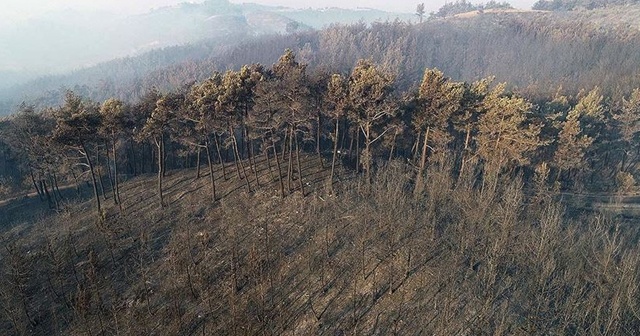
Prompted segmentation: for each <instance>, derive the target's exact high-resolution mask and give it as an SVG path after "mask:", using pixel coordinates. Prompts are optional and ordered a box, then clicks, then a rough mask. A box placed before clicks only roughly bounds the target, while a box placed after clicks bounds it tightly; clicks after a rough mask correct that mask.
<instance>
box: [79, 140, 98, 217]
mask: <svg viewBox="0 0 640 336" xmlns="http://www.w3.org/2000/svg"><path fill="white" fill-rule="evenodd" d="M81 146H82V151H83V154H84V158H85V160H87V164H88V165H89V171H90V172H91V181H92V182H93V183H92V184H93V196H94V197H95V199H96V209H97V210H98V214H101V213H102V205H101V204H100V195H99V194H98V182H97V181H96V173H95V170H94V167H93V162H92V161H91V155H89V151H88V150H87V147H86V146H85V144H84V143H82V144H81Z"/></svg>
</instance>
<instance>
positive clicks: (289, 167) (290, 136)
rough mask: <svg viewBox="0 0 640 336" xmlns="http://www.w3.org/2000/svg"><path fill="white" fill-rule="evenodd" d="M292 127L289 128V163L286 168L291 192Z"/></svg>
mask: <svg viewBox="0 0 640 336" xmlns="http://www.w3.org/2000/svg"><path fill="white" fill-rule="evenodd" d="M292 175H293V129H292V128H291V127H290V128H289V165H288V169H287V187H288V188H289V192H291V182H292V181H293V176H292Z"/></svg>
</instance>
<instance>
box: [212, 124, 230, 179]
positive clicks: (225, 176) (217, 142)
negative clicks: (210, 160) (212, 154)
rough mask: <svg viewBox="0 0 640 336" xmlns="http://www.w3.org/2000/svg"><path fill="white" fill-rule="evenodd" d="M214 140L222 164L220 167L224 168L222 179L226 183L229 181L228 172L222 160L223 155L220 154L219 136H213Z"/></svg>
mask: <svg viewBox="0 0 640 336" xmlns="http://www.w3.org/2000/svg"><path fill="white" fill-rule="evenodd" d="M213 140H214V141H215V145H216V151H217V152H218V162H220V165H221V166H222V177H224V179H225V181H226V180H227V170H226V168H225V165H224V161H223V160H222V153H221V152H220V143H219V141H218V135H217V134H214V135H213Z"/></svg>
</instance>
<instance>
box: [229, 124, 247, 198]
mask: <svg viewBox="0 0 640 336" xmlns="http://www.w3.org/2000/svg"><path fill="white" fill-rule="evenodd" d="M229 132H231V139H232V140H233V150H234V153H235V156H236V168H237V165H238V163H239V164H240V168H241V169H242V175H243V176H244V182H245V185H246V186H247V192H249V193H250V192H251V184H249V177H248V176H247V172H246V170H245V169H244V163H242V159H241V158H240V152H239V150H238V140H237V139H236V135H235V134H234V133H233V129H231V127H229ZM238 175H240V172H239V171H238Z"/></svg>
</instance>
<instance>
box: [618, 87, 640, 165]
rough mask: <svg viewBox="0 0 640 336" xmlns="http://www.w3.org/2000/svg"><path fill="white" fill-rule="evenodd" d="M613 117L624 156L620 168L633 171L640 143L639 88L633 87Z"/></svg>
mask: <svg viewBox="0 0 640 336" xmlns="http://www.w3.org/2000/svg"><path fill="white" fill-rule="evenodd" d="M613 118H614V119H615V120H616V121H617V122H618V125H617V128H618V129H619V132H620V140H621V141H622V150H623V152H624V157H623V160H622V163H621V167H620V170H621V171H625V172H630V171H633V170H634V169H633V168H634V167H635V165H636V164H637V157H638V150H637V148H638V145H640V89H635V90H633V92H632V93H631V95H630V96H629V97H628V98H624V99H623V101H622V108H621V109H620V111H619V113H618V114H616V115H614V116H613Z"/></svg>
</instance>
